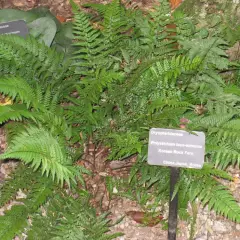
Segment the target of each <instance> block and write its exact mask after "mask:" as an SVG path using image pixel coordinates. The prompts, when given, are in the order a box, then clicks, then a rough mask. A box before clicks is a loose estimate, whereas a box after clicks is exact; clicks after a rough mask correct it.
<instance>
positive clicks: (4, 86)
mask: <svg viewBox="0 0 240 240" xmlns="http://www.w3.org/2000/svg"><path fill="white" fill-rule="evenodd" d="M0 92H2V93H4V94H5V95H8V96H10V97H11V98H13V99H15V98H16V97H18V98H19V100H21V101H23V102H24V103H26V104H27V105H28V106H29V105H30V103H31V104H34V105H36V104H35V94H34V90H33V89H32V87H31V86H30V85H29V84H28V83H27V82H26V80H25V79H23V78H20V77H1V78H0ZM18 98H17V100H18Z"/></svg>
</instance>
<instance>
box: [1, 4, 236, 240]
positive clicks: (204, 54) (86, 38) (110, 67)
mask: <svg viewBox="0 0 240 240" xmlns="http://www.w3.org/2000/svg"><path fill="white" fill-rule="evenodd" d="M160 4H161V5H160V6H156V7H155V11H152V12H149V13H147V14H146V13H143V12H141V11H136V10H131V9H125V8H124V6H123V5H122V4H121V3H120V1H119V0H113V1H112V3H110V4H107V5H101V4H87V5H86V6H85V7H88V8H92V9H93V10H94V11H95V12H96V13H95V14H86V13H85V12H84V11H83V10H82V9H80V8H79V6H77V5H76V4H75V3H74V2H72V6H73V12H74V15H75V21H74V27H73V33H74V36H75V39H74V41H73V49H74V52H73V54H72V57H71V58H68V57H66V55H64V54H62V53H59V52H57V51H56V50H54V49H52V48H49V47H47V46H46V45H44V44H43V43H39V42H38V41H37V40H35V39H34V38H33V37H29V38H28V39H26V40H24V39H21V38H19V37H17V36H0V91H1V93H2V94H4V95H7V96H9V97H11V98H12V99H13V105H6V106H0V122H1V123H7V124H6V129H7V132H8V148H7V150H6V152H5V153H4V154H2V155H1V156H0V158H1V159H11V158H14V159H19V160H21V161H22V163H23V164H24V165H22V164H20V165H19V167H18V168H17V170H16V172H14V173H13V176H12V178H11V179H10V180H9V181H6V183H5V184H4V185H3V187H2V189H1V193H2V198H1V205H2V206H3V205H4V204H6V203H7V202H8V201H9V200H11V199H14V198H15V197H16V192H17V191H18V190H19V189H24V192H25V193H26V195H27V198H26V199H24V200H23V202H24V204H25V205H20V206H14V207H13V208H12V209H11V210H10V211H8V212H7V214H6V215H5V216H2V217H0V222H2V223H3V224H2V225H1V224H0V236H1V239H6V240H8V239H11V238H13V237H14V236H15V235H16V234H19V233H21V232H22V231H23V229H24V228H25V227H27V234H29V239H44V237H46V236H47V237H48V239H63V236H68V239H113V238H114V237H115V235H108V234H105V233H106V232H107V231H108V226H109V223H108V221H107V220H106V219H105V216H102V217H96V214H95V213H94V211H93V210H92V209H91V208H90V207H89V204H88V201H85V200H84V198H86V196H87V197H88V194H87V192H86V191H84V190H83V189H84V188H83V189H82V191H80V193H79V191H78V190H76V189H75V188H76V182H80V183H81V185H82V186H84V179H83V175H84V174H89V172H88V171H87V170H86V169H84V168H83V167H80V166H76V164H75V161H76V160H78V159H80V157H81V153H82V151H81V150H83V147H84V144H86V143H87V141H88V139H89V138H91V139H92V140H93V141H94V143H101V144H102V145H104V146H106V147H109V148H110V149H111V151H110V154H109V156H108V158H109V160H117V159H118V160H122V159H125V158H128V157H130V156H133V155H137V163H136V164H135V165H134V167H133V168H132V169H131V174H130V178H129V182H128V184H129V186H128V188H129V189H130V190H131V195H132V196H135V197H136V199H137V200H139V201H140V203H141V204H142V205H145V204H146V202H147V201H154V202H155V205H158V204H159V203H160V202H161V203H162V204H163V203H165V202H167V201H168V199H169V170H168V169H167V168H165V167H153V166H148V165H147V161H146V160H147V144H148V133H149V130H150V128H152V127H157V128H174V129H178V128H179V124H180V119H182V118H186V119H188V121H189V123H188V124H187V125H186V130H188V131H193V130H198V131H204V132H205V133H206V137H207V143H206V158H205V165H204V167H203V169H201V170H194V169H182V170H181V177H180V180H179V182H178V184H177V187H176V189H175V193H176V192H178V193H179V208H180V213H181V216H182V217H183V216H185V215H187V204H188V203H189V202H194V201H195V200H196V199H199V200H200V201H201V202H202V204H203V205H206V204H208V207H209V209H214V210H215V211H216V212H217V213H219V214H221V215H224V216H226V217H228V218H229V219H231V220H232V221H236V222H240V208H239V206H238V204H237V202H236V200H235V199H234V198H233V196H232V195H231V193H230V192H229V191H228V189H227V188H226V187H224V186H223V185H221V184H220V181H219V179H225V180H229V181H231V180H232V179H231V177H230V176H229V175H228V173H227V172H226V171H225V170H226V168H227V167H228V166H230V165H232V166H236V165H238V166H239V163H240V160H239V159H240V152H239V131H240V124H239V122H240V120H239V102H240V98H239V95H240V91H239V86H238V85H239V82H238V71H239V63H238V62H234V63H233V62H230V61H229V60H228V56H227V54H226V49H227V48H228V43H227V42H226V41H225V40H224V39H223V38H222V37H221V34H219V33H218V32H214V31H213V30H212V29H210V30H209V29H207V28H198V27H196V24H195V23H193V22H192V21H191V19H190V18H188V17H187V16H186V15H185V14H184V13H182V12H179V11H176V12H174V14H173V16H172V17H170V14H169V13H170V7H169V4H168V2H167V1H166V0H160ZM96 16H97V17H96ZM93 23H94V24H93ZM172 24H174V26H176V28H169V26H172ZM227 73H230V74H227ZM13 127H14V128H13ZM75 144H80V146H81V148H82V149H80V151H79V149H76V147H75ZM106 181H108V187H109V189H110V188H111V181H114V180H111V179H108V180H106ZM57 183H60V185H61V186H62V187H63V186H64V188H63V189H62V190H61V189H60V188H59V186H58V185H57ZM68 187H71V188H72V191H73V192H75V191H76V193H77V194H78V195H77V196H78V198H77V199H75V198H73V197H71V196H69V195H66V194H65V189H66V188H68ZM74 189H75V190H74ZM82 195H84V196H85V197H82ZM54 196H57V197H56V198H55V197H54ZM125 196H127V192H126V194H125ZM53 197H54V199H53ZM62 205H66V208H64V209H61V207H60V206H62ZM85 206H87V207H85ZM41 207H44V208H45V209H47V210H46V211H47V216H46V217H44V216H42V214H41V211H40V210H41ZM59 209H60V210H61V211H60V212H59V215H58V214H55V212H58V210H59ZM89 209H90V210H89ZM70 212H71V213H70ZM29 217H30V218H31V219H32V220H33V221H32V225H31V224H29V223H28V222H27V218H29ZM59 218H61V221H60V220H59ZM64 219H65V220H64ZM16 220H18V223H19V224H16ZM89 226H91V228H89ZM6 229H8V231H7V234H6ZM42 229H46V231H45V235H41V234H40V235H39V233H40V232H42ZM93 229H94V230H93ZM92 230H93V231H92ZM37 236H38V238H37ZM41 236H43V238H41ZM45 239H46V238H45Z"/></svg>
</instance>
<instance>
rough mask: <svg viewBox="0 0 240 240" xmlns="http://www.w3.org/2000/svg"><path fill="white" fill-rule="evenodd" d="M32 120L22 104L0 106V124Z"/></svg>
mask: <svg viewBox="0 0 240 240" xmlns="http://www.w3.org/2000/svg"><path fill="white" fill-rule="evenodd" d="M24 118H25V119H27V118H29V119H33V115H32V114H31V112H30V111H29V110H28V109H27V107H26V105H24V104H13V105H6V106H0V124H2V123H5V122H7V121H9V120H13V121H22V120H23V119H24Z"/></svg>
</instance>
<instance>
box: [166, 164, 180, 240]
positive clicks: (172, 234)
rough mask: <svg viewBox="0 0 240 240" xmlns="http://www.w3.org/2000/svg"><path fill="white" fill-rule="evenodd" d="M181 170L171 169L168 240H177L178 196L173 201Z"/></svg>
mask: <svg viewBox="0 0 240 240" xmlns="http://www.w3.org/2000/svg"><path fill="white" fill-rule="evenodd" d="M179 174H180V168H175V167H170V200H169V216H168V240H176V235H177V218H178V194H176V195H175V197H174V198H173V200H171V199H172V196H173V192H174V188H175V185H176V183H177V181H178V179H179Z"/></svg>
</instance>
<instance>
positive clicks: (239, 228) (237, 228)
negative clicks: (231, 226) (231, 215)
mask: <svg viewBox="0 0 240 240" xmlns="http://www.w3.org/2000/svg"><path fill="white" fill-rule="evenodd" d="M236 230H238V231H240V224H239V223H238V224H236Z"/></svg>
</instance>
